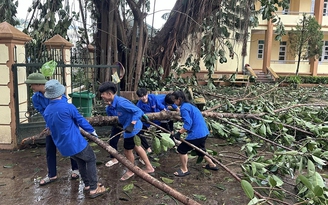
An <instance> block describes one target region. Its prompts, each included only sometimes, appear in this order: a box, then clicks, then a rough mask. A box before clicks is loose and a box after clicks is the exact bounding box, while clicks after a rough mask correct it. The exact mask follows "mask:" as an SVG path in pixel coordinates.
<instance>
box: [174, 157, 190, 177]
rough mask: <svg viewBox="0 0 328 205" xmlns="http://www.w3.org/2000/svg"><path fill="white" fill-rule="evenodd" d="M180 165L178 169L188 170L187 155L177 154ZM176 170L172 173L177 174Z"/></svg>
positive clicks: (184, 171)
mask: <svg viewBox="0 0 328 205" xmlns="http://www.w3.org/2000/svg"><path fill="white" fill-rule="evenodd" d="M179 157H180V162H181V166H180V169H181V171H182V172H183V173H186V172H188V155H187V154H179ZM178 174H179V173H178V172H174V175H178Z"/></svg>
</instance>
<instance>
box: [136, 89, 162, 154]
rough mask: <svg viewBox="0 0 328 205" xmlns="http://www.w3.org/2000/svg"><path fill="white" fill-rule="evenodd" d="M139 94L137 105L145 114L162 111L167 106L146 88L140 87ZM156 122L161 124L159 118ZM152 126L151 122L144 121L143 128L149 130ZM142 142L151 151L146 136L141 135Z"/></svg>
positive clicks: (142, 132)
mask: <svg viewBox="0 0 328 205" xmlns="http://www.w3.org/2000/svg"><path fill="white" fill-rule="evenodd" d="M136 94H137V96H138V97H139V100H138V102H137V104H136V105H137V107H139V108H140V109H141V110H142V111H143V112H144V113H145V114H147V113H153V112H160V111H161V110H164V109H165V107H164V105H163V104H161V103H160V102H159V101H158V100H157V98H156V96H155V95H153V94H148V91H147V89H146V88H140V89H138V90H137V92H136ZM154 123H156V124H158V125H160V122H159V121H158V120H155V121H154ZM149 127H150V124H149V123H147V122H145V121H144V122H143V126H142V129H143V130H147V129H148V128H149ZM140 134H142V135H143V134H144V131H141V133H140ZM140 139H141V144H142V146H143V147H144V148H145V149H146V151H147V152H148V153H151V152H152V151H151V148H150V146H149V145H148V142H147V139H146V138H145V137H141V138H140Z"/></svg>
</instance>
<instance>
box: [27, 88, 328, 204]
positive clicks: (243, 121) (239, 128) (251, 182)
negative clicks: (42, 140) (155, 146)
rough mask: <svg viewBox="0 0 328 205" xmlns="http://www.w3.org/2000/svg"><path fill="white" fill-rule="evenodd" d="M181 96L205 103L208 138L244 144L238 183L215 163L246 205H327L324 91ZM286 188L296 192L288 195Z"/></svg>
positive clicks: (97, 122)
mask: <svg viewBox="0 0 328 205" xmlns="http://www.w3.org/2000/svg"><path fill="white" fill-rule="evenodd" d="M175 86H176V85H175ZM181 87H182V86H181ZM184 87H185V86H184ZM171 89H172V88H171ZM173 89H174V90H176V89H180V87H177V86H176V87H174V88H173ZM185 91H186V93H188V94H189V95H190V96H192V97H191V102H193V100H195V99H197V98H205V104H203V105H201V108H202V114H203V116H204V117H205V119H206V121H207V124H208V127H209V128H210V131H211V137H217V138H222V139H225V140H227V141H228V142H229V143H239V144H240V143H242V148H241V149H242V151H243V152H244V156H243V159H244V160H243V161H242V162H241V163H240V166H241V170H242V177H239V176H240V175H237V174H236V173H233V172H232V171H231V170H229V169H228V168H227V167H225V166H224V165H223V164H221V163H220V162H219V161H217V160H215V162H217V163H218V164H219V165H220V166H221V167H223V169H224V170H226V171H228V172H229V173H230V174H231V175H232V176H233V177H235V178H236V179H237V180H238V181H240V182H241V186H242V188H243V189H244V191H245V194H246V195H247V196H248V197H249V198H250V202H249V204H257V203H261V202H265V203H268V204H275V203H279V204H289V203H287V202H286V201H285V199H286V198H288V199H289V200H290V199H291V200H292V202H294V203H297V204H326V203H327V202H328V192H327V188H326V185H325V183H324V178H325V175H323V174H321V172H320V170H322V169H324V167H325V166H326V160H327V159H328V151H327V136H328V122H327V121H326V118H327V116H328V115H327V105H328V104H327V103H326V102H327V97H326V94H327V93H326V92H327V91H326V88H325V87H321V86H318V87H315V88H293V87H279V86H278V85H265V84H255V85H251V86H248V87H218V88H217V89H213V87H211V89H208V88H207V87H199V86H192V87H188V88H186V89H185ZM194 102H196V101H194ZM197 106H199V104H197ZM147 115H148V117H149V119H150V120H155V119H156V120H164V119H172V120H175V121H179V120H180V114H179V113H178V112H160V113H151V114H147ZM88 121H89V122H90V124H92V125H93V126H104V125H114V124H117V118H116V117H108V116H96V117H91V118H88ZM26 141H28V139H27V140H26ZM26 141H25V142H26ZM97 141H99V139H97V140H96V143H97ZM23 143H24V141H23ZM97 144H98V143H97ZM100 144H101V143H100ZM101 146H103V147H105V148H106V146H108V145H107V143H104V144H102V145H101ZM107 150H108V149H107ZM214 157H215V156H214ZM287 180H288V182H287ZM287 186H293V188H294V189H295V190H296V191H295V192H291V191H289V190H290V189H287V188H286V187H287Z"/></svg>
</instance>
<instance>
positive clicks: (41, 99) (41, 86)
mask: <svg viewBox="0 0 328 205" xmlns="http://www.w3.org/2000/svg"><path fill="white" fill-rule="evenodd" d="M46 82H47V80H46V78H45V76H44V75H42V74H41V73H31V74H30V75H29V76H28V77H27V79H26V81H25V83H26V84H29V85H30V87H31V89H32V90H33V92H34V94H33V96H32V103H33V107H34V108H35V109H36V110H37V111H38V112H40V114H41V115H42V116H43V114H44V110H45V109H46V107H47V106H48V104H49V102H50V100H49V99H47V98H46V97H45V96H44V93H45V83H46ZM62 99H63V100H66V101H67V98H66V96H65V95H63V98H62ZM56 154H57V148H56V145H55V144H54V142H53V140H52V137H51V135H49V136H47V137H46V158H47V167H48V174H47V176H46V177H44V178H43V179H41V180H40V183H39V184H40V185H41V186H43V185H46V184H49V183H51V182H53V181H55V180H56V179H57V168H56V166H57V157H56ZM70 160H71V168H72V172H71V179H78V178H79V177H80V176H79V170H78V167H77V163H76V161H74V160H73V159H72V158H71V159H70Z"/></svg>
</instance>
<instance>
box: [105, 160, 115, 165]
mask: <svg viewBox="0 0 328 205" xmlns="http://www.w3.org/2000/svg"><path fill="white" fill-rule="evenodd" d="M117 163H118V161H114V162H113V160H109V161H108V162H106V164H105V166H106V167H111V166H113V165H115V164H117Z"/></svg>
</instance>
